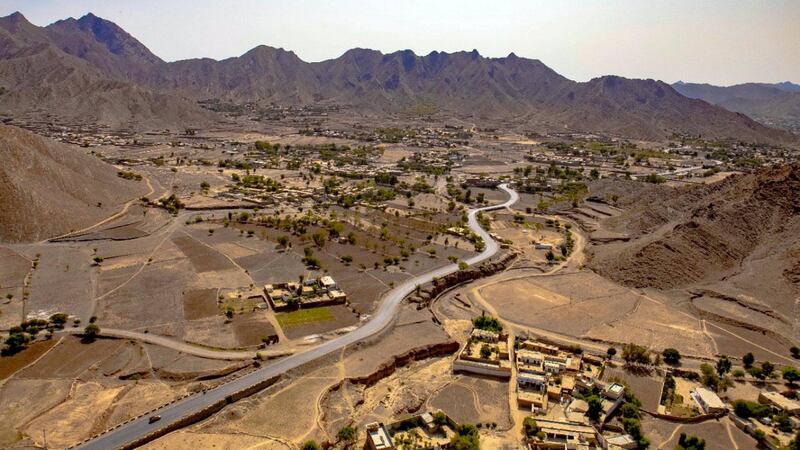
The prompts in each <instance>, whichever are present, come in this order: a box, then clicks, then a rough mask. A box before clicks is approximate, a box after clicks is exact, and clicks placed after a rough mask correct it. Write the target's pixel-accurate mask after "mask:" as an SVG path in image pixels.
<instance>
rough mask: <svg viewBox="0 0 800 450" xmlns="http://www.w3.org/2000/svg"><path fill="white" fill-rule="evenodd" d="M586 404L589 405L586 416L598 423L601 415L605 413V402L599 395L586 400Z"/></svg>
mask: <svg viewBox="0 0 800 450" xmlns="http://www.w3.org/2000/svg"><path fill="white" fill-rule="evenodd" d="M586 403H587V404H588V405H589V409H588V411H586V415H587V416H589V418H590V419H592V420H594V421H597V420H600V414H602V413H603V401H602V400H600V397H598V396H597V395H590V396H589V397H587V398H586Z"/></svg>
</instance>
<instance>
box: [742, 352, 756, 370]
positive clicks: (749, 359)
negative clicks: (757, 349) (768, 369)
mask: <svg viewBox="0 0 800 450" xmlns="http://www.w3.org/2000/svg"><path fill="white" fill-rule="evenodd" d="M755 361H756V357H755V356H753V354H752V353H745V355H744V356H742V364H744V368H745V369H749V368H750V367H752V366H753V363H754V362H755Z"/></svg>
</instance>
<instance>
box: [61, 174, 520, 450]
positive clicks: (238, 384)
mask: <svg viewBox="0 0 800 450" xmlns="http://www.w3.org/2000/svg"><path fill="white" fill-rule="evenodd" d="M498 187H499V188H500V189H501V190H503V191H504V192H506V193H507V194H508V195H509V199H508V200H507V201H505V202H504V203H502V204H499V205H492V206H486V207H483V208H477V209H471V210H470V211H469V215H468V225H469V227H470V229H472V231H474V232H475V233H476V234H478V235H479V236H480V237H481V238H482V239H483V241H484V243H485V244H486V246H485V248H484V250H483V251H482V252H481V253H479V254H477V255H475V256H473V257H471V258H469V259H467V260H465V262H466V263H467V264H469V265H473V264H477V263H479V262H482V261H484V260H486V259H489V258H491V257H492V256H494V254H495V253H497V250H498V248H499V246H498V245H497V242H495V240H494V239H492V237H491V236H489V233H488V232H487V231H486V230H484V229H483V228H481V227H480V225H479V224H478V220H477V214H478V212H481V211H492V210H497V209H503V208H506V207H508V206H510V205H512V204H514V203H515V202H516V201H517V200H518V199H519V195H518V194H517V192H516V191H514V190H513V189H511V188H509V187H508V186H507V185H505V184H502V185H500V186H498ZM457 270H458V265H456V264H450V265H447V266H443V267H440V268H438V269H434V270H432V271H430V272H427V273H424V274H421V275H417V276H416V277H413V278H410V279H408V280H406V281H404V282H403V283H401V284H400V285H398V286H396V287H395V288H394V289H392V290H390V291H389V292H388V293H386V295H385V297H384V299H383V301H382V302H381V304H380V307H379V309H378V310H377V311H376V313H375V314H374V315H373V316H372V318H370V320H369V321H368V322H367V323H365V324H364V325H363V326H361V327H359V328H357V329H356V330H354V331H352V332H350V333H348V334H345V335H342V336H340V337H337V338H335V339H332V340H330V341H327V342H325V343H323V344H320V345H318V346H316V347H314V348H311V349H309V350H306V351H304V352H302V353H296V354H294V355H291V356H288V357H286V358H284V359H282V360H279V361H276V362H274V363H272V364H270V365H268V366H264V367H262V368H260V369H258V370H255V371H253V372H250V373H249V374H247V375H244V376H242V377H241V378H237V379H235V380H232V381H229V382H227V383H225V384H222V385H220V386H217V387H216V388H214V389H210V390H208V391H206V393H205V394H195V395H192V396H190V397H186V398H185V399H183V400H180V401H178V402H176V403H173V404H171V405H169V406H166V407H164V408H161V409H160V410H158V411H157V412H155V413H154V414H158V415H160V416H161V420H159V421H158V422H155V423H152V424H151V423H148V416H145V417H142V418H139V419H137V420H134V421H132V422H129V423H127V424H125V425H123V426H120V427H118V428H116V429H114V430H112V431H110V432H108V433H105V434H103V435H100V436H98V437H97V438H95V439H92V440H91V441H89V442H86V443H84V444H82V445H80V446H78V447H77V448H79V449H83V450H107V449H114V448H118V447H120V446H122V445H125V444H127V443H129V442H132V441H134V440H135V439H138V438H139V437H143V436H146V435H148V434H150V433H152V432H154V431H156V430H158V429H160V428H163V427H165V426H166V425H169V424H171V423H174V422H177V421H178V420H179V419H181V418H183V417H186V416H187V415H189V414H191V413H193V412H195V411H199V410H201V409H203V408H205V407H207V406H209V405H211V404H213V403H215V402H217V401H220V400H223V399H225V397H227V396H229V395H231V394H233V393H236V392H239V391H241V390H242V389H245V388H247V387H249V386H252V385H254V384H256V383H258V382H260V381H263V380H267V379H269V378H272V377H274V376H277V375H281V374H283V373H285V372H287V371H289V370H291V369H294V368H296V367H299V366H301V365H303V364H306V363H308V362H311V361H313V360H315V359H317V358H321V357H323V356H325V355H328V354H330V353H332V352H334V351H336V350H339V349H341V348H343V347H346V346H348V345H350V344H354V343H356V342H358V341H361V340H363V339H365V338H367V337H370V336H372V335H375V334H377V333H379V332H380V331H382V330H383V329H384V328H386V327H387V326H388V325H389V324H390V323H391V322H392V320H393V319H394V317H395V313H396V312H397V309H398V307H399V306H400V303H401V302H402V301H403V298H405V297H406V295H408V294H410V293H411V292H413V291H414V289H416V287H417V285H422V284H425V283H428V282H430V281H432V280H433V279H434V278H437V277H438V278H441V277H443V276H445V275H448V274H451V273H453V272H456V271H457Z"/></svg>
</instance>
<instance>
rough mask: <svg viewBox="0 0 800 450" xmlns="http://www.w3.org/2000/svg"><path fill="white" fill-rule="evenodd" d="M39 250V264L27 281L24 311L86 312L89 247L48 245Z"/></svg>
mask: <svg viewBox="0 0 800 450" xmlns="http://www.w3.org/2000/svg"><path fill="white" fill-rule="evenodd" d="M37 250H40V251H41V257H40V258H39V267H38V268H37V269H36V270H35V271H34V273H33V277H31V283H30V294H31V295H30V297H29V299H28V305H27V310H28V311H29V312H32V313H36V312H39V311H41V312H45V313H55V312H59V311H61V312H66V313H69V314H75V315H77V316H80V317H87V318H88V316H89V315H90V312H91V311H90V310H89V309H90V298H91V296H92V292H91V286H92V283H91V274H90V271H91V268H90V267H89V265H90V264H91V261H92V252H91V250H90V249H89V248H85V247H76V246H64V245H58V246H55V245H48V246H42V247H37Z"/></svg>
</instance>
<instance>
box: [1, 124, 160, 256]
mask: <svg viewBox="0 0 800 450" xmlns="http://www.w3.org/2000/svg"><path fill="white" fill-rule="evenodd" d="M0 158H1V159H2V161H3V164H0V241H3V242H24V241H35V240H39V239H44V238H47V237H51V236H54V235H58V234H62V233H66V232H69V231H70V230H77V229H81V228H83V227H86V226H89V225H92V224H93V223H96V222H98V221H100V220H102V219H103V218H105V217H107V216H109V215H111V214H113V213H114V212H116V211H118V210H119V209H120V208H121V207H122V205H123V204H124V203H125V202H126V201H128V200H130V199H134V198H137V197H138V196H140V195H143V194H144V193H145V192H146V191H147V188H146V185H145V183H144V182H143V181H139V182H137V181H127V180H124V179H122V178H119V177H118V176H117V171H116V169H115V168H114V167H112V166H110V165H108V164H106V163H103V162H102V161H100V160H99V159H97V158H95V157H93V156H89V155H86V154H84V153H83V152H82V151H80V150H79V149H77V148H75V147H70V146H67V145H63V144H58V143H55V142H52V141H47V140H45V139H43V138H41V137H38V136H36V135H34V134H32V133H29V132H27V131H24V130H21V129H19V128H15V127H8V126H0Z"/></svg>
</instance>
